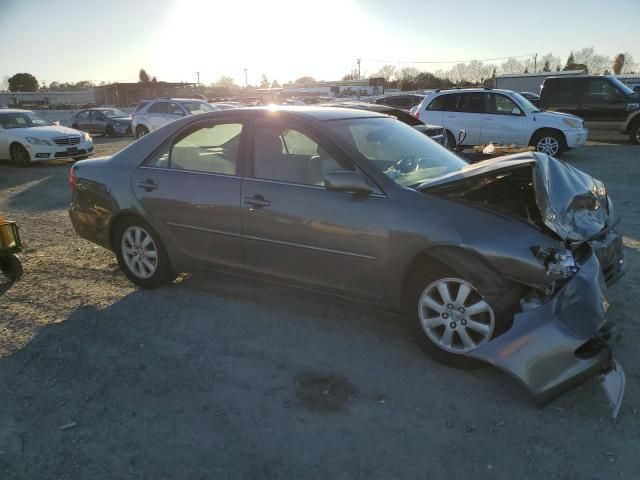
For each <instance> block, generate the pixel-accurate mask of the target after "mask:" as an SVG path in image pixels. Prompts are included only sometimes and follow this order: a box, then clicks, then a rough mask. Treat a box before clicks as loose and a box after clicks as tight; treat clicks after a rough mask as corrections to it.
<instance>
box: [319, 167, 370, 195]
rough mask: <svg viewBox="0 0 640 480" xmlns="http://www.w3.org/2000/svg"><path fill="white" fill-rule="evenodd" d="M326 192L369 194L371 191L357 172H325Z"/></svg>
mask: <svg viewBox="0 0 640 480" xmlns="http://www.w3.org/2000/svg"><path fill="white" fill-rule="evenodd" d="M324 187H325V188H326V189H327V190H335V191H338V192H351V193H363V194H367V193H371V192H372V191H373V190H372V189H371V187H370V186H369V184H368V183H367V182H366V180H365V179H364V177H363V176H362V175H361V174H360V173H359V172H343V171H338V172H327V173H326V174H325V176H324Z"/></svg>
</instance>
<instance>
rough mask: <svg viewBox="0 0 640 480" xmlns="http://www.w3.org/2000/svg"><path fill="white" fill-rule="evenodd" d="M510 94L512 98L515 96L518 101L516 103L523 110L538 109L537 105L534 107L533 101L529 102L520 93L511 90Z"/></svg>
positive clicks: (532, 110) (535, 110)
mask: <svg viewBox="0 0 640 480" xmlns="http://www.w3.org/2000/svg"><path fill="white" fill-rule="evenodd" d="M511 95H513V98H515V99H516V100H517V101H518V103H519V104H520V106H521V107H522V108H523V109H524V111H525V112H527V113H535V112H539V111H540V109H539V108H538V107H536V106H535V105H534V104H533V103H531V102H530V101H529V100H527V99H526V98H525V97H523V96H522V95H520V94H519V93H518V92H513V93H511Z"/></svg>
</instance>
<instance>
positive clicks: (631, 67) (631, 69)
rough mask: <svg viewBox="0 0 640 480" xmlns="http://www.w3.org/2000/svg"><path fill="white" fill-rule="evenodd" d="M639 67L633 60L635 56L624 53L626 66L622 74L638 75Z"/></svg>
mask: <svg viewBox="0 0 640 480" xmlns="http://www.w3.org/2000/svg"><path fill="white" fill-rule="evenodd" d="M638 71H639V66H638V64H637V63H636V62H635V61H634V60H633V56H632V55H631V54H630V53H629V52H625V53H624V65H623V66H622V70H620V73H622V74H629V73H638Z"/></svg>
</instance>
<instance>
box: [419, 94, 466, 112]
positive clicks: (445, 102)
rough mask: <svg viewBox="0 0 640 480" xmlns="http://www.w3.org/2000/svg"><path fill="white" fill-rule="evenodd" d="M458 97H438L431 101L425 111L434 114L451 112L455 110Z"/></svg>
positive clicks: (456, 95)
mask: <svg viewBox="0 0 640 480" xmlns="http://www.w3.org/2000/svg"><path fill="white" fill-rule="evenodd" d="M459 96H460V95H458V94H455V95H440V96H439V97H436V98H434V99H433V101H432V102H431V103H430V104H429V106H428V107H427V110H432V111H435V112H452V111H454V110H455V109H456V104H457V103H458V102H457V100H458V97H459Z"/></svg>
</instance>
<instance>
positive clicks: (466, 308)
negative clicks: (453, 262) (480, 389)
mask: <svg viewBox="0 0 640 480" xmlns="http://www.w3.org/2000/svg"><path fill="white" fill-rule="evenodd" d="M403 310H404V315H405V317H406V318H407V320H408V321H409V324H410V327H411V329H412V331H413V334H414V335H415V337H416V340H417V342H418V344H419V345H420V347H421V348H422V349H423V350H424V351H425V352H426V353H427V354H429V355H430V356H432V357H434V358H435V359H436V360H438V361H439V362H441V363H444V364H446V365H450V366H453V367H457V368H479V367H482V366H484V365H485V364H484V362H482V361H480V360H477V359H474V358H472V357H469V356H467V354H469V353H470V352H472V351H473V350H475V349H477V348H478V347H480V346H481V345H483V344H485V343H486V342H488V341H489V340H490V339H491V338H492V337H493V336H494V335H495V334H496V333H497V332H498V331H502V327H501V325H499V323H501V320H499V318H500V315H499V312H500V310H501V309H500V307H498V306H495V305H492V304H491V303H490V302H489V301H488V300H487V299H486V298H485V297H484V296H483V295H482V293H481V292H480V291H479V288H478V286H477V285H474V284H473V283H472V282H471V281H469V280H467V279H465V278H463V276H461V275H460V274H458V273H456V272H455V271H453V270H452V269H450V268H448V267H446V266H444V265H438V264H435V265H430V266H429V268H427V267H423V268H421V269H418V271H416V273H415V274H414V275H413V277H412V279H411V280H410V281H409V284H408V288H407V291H406V294H405V302H404V309H403Z"/></svg>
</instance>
